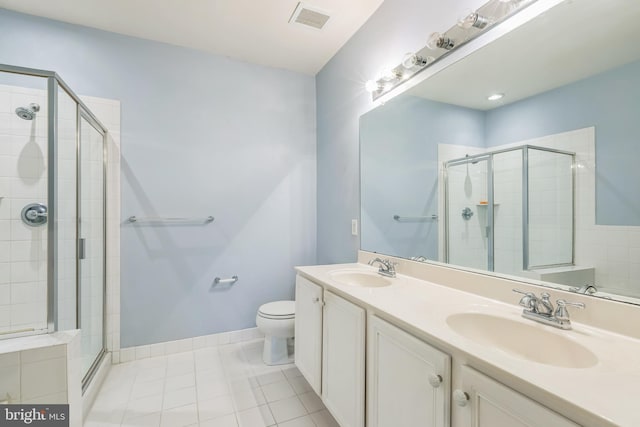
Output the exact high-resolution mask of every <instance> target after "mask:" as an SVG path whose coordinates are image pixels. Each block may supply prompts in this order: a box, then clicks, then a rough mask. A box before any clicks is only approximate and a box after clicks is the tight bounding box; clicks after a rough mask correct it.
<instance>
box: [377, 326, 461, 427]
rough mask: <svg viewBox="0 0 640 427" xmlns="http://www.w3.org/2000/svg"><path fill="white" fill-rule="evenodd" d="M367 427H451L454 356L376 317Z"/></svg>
mask: <svg viewBox="0 0 640 427" xmlns="http://www.w3.org/2000/svg"><path fill="white" fill-rule="evenodd" d="M367 324H368V335H367V426H368V427H417V426H429V427H448V426H449V413H450V411H449V408H450V406H449V402H450V390H451V357H450V356H449V355H448V354H446V353H443V352H441V351H440V350H438V349H436V348H434V347H432V346H430V345H429V344H427V343H425V342H424V341H421V340H419V339H417V338H415V337H413V336H412V335H409V334H408V333H406V332H405V331H403V330H402V329H399V328H398V327H396V326H393V325H392V324H390V323H387V322H386V321H384V320H382V319H380V318H378V317H376V316H374V315H371V316H369V318H368V321H367Z"/></svg>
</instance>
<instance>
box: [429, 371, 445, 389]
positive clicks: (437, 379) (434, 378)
mask: <svg viewBox="0 0 640 427" xmlns="http://www.w3.org/2000/svg"><path fill="white" fill-rule="evenodd" d="M429 384H431V387H433V388H438V387H440V384H442V377H441V376H440V375H438V374H429Z"/></svg>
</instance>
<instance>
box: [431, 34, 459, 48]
mask: <svg viewBox="0 0 640 427" xmlns="http://www.w3.org/2000/svg"><path fill="white" fill-rule="evenodd" d="M455 46H456V42H454V41H453V40H452V39H450V38H449V37H447V36H445V35H442V34H440V33H433V34H431V35H430V36H429V40H428V41H427V47H428V48H429V49H432V50H436V49H438V48H440V49H445V50H451V49H453V48H454V47H455Z"/></svg>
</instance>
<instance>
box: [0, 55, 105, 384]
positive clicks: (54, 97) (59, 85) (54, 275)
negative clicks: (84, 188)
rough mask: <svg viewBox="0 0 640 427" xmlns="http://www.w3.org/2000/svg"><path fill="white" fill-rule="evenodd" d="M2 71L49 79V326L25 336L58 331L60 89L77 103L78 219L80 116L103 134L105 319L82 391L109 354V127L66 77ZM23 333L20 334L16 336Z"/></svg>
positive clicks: (5, 67) (36, 71)
mask: <svg viewBox="0 0 640 427" xmlns="http://www.w3.org/2000/svg"><path fill="white" fill-rule="evenodd" d="M0 72H4V73H10V74H18V75H25V76H33V77H41V78H46V79H47V91H46V92H47V107H48V109H47V169H48V173H47V180H48V182H47V204H48V207H47V329H46V331H45V330H42V331H38V333H29V334H22V335H42V334H45V333H52V332H55V331H57V330H58V317H59V316H58V298H57V297H58V224H57V212H56V201H57V200H58V198H57V196H58V158H57V156H58V150H57V142H58V90H59V89H63V90H64V91H65V93H66V94H67V95H68V96H69V97H70V98H71V99H72V100H73V101H74V102H75V103H76V114H77V120H76V173H77V174H78V175H77V179H76V221H77V220H78V208H79V203H80V193H79V189H80V182H79V177H80V176H79V171H80V169H79V168H80V158H79V154H80V151H79V149H80V117H85V118H86V119H87V121H88V122H89V123H90V124H91V125H92V126H93V127H94V128H96V130H98V131H99V132H100V133H101V134H102V135H103V187H104V188H103V190H104V193H103V197H104V225H103V226H104V230H103V233H104V234H103V235H104V241H103V246H104V247H103V253H104V260H103V261H104V271H103V301H102V303H103V319H102V328H103V334H102V351H101V352H100V354H99V355H98V356H97V357H96V360H95V361H94V362H93V365H92V366H91V368H90V369H89V371H88V373H87V375H86V376H85V377H84V378H83V379H82V390H83V392H84V390H85V389H86V387H87V385H88V384H89V382H90V381H91V378H92V377H93V375H94V374H95V372H96V370H97V367H98V366H99V364H100V362H101V361H102V359H103V358H104V356H105V354H106V353H107V349H106V333H105V332H106V319H107V292H106V275H107V239H106V236H107V234H106V224H107V216H106V213H107V154H108V153H107V144H106V135H107V133H108V130H107V128H106V126H104V125H103V124H102V122H101V121H100V120H99V119H98V118H97V117H96V116H95V115H94V114H93V112H92V111H91V110H90V109H89V108H88V107H87V106H86V105H85V103H84V102H82V100H81V99H80V97H79V96H78V95H76V93H75V92H74V91H73V90H72V89H71V88H70V87H69V85H67V84H66V83H65V82H64V80H63V79H62V78H61V77H60V76H59V75H58V73H56V72H55V71H49V70H41V69H36V68H27V67H19V66H15V65H8V64H1V63H0ZM78 230H79V229H78V227H77V226H76V328H78V326H79V318H78V316H79V310H78V305H79V304H80V298H79V293H78V286H79V284H80V277H78V274H77V271H78V270H77V269H78V264H79V256H78V255H79V253H78V243H79V236H78V234H77V233H78ZM16 336H20V335H16Z"/></svg>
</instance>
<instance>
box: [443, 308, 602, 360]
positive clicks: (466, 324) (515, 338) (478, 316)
mask: <svg viewBox="0 0 640 427" xmlns="http://www.w3.org/2000/svg"><path fill="white" fill-rule="evenodd" d="M447 324H448V325H449V327H451V329H453V330H454V331H455V332H456V333H458V334H460V335H462V336H464V337H465V338H469V339H470V340H472V341H475V342H477V343H479V344H483V345H487V346H490V347H493V348H498V349H500V350H502V351H504V352H505V353H508V354H509V355H511V356H514V357H517V358H520V359H525V360H529V361H532V362H538V363H544V364H546V365H552V366H557V367H561V368H590V367H592V366H594V365H595V364H596V363H598V358H597V357H596V355H595V354H593V353H592V352H591V351H590V350H589V349H587V348H586V347H583V346H582V345H580V344H578V343H577V342H575V341H572V340H570V339H569V338H566V337H563V336H562V335H560V334H557V333H553V332H551V331H546V330H544V329H541V328H539V327H536V325H533V324H532V325H529V324H527V323H524V321H523V322H518V321H515V320H511V319H507V318H504V317H499V316H492V315H490V314H482V313H459V314H453V315H451V316H449V317H448V318H447Z"/></svg>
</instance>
